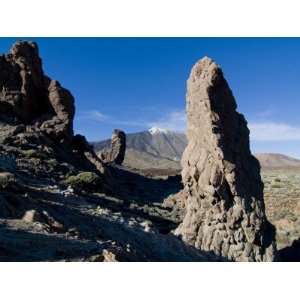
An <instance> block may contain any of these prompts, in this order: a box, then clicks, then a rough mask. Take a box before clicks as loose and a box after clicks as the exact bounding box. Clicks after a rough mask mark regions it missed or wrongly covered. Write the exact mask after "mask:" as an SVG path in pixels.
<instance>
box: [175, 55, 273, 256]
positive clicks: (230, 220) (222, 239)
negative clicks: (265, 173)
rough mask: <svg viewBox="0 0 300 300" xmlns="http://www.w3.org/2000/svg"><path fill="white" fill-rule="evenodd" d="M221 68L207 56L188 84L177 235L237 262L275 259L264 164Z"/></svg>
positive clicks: (195, 66)
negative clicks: (252, 149)
mask: <svg viewBox="0 0 300 300" xmlns="http://www.w3.org/2000/svg"><path fill="white" fill-rule="evenodd" d="M236 108H237V105H236V102H235V99H234V96H233V94H232V92H231V90H230V88H229V86H228V83H227V82H226V80H225V78H224V76H223V72H222V70H221V68H220V67H219V66H218V65H217V64H216V63H215V62H214V61H213V60H211V59H210V58H208V57H204V58H203V59H201V60H200V61H198V62H197V63H196V64H195V65H194V67H193V68H192V71H191V74H190V77H189V79H188V81H187V96H186V111H187V138H188V146H187V147H186V149H185V151H184V154H183V157H182V161H181V164H182V180H183V184H184V191H185V193H182V195H186V196H185V198H184V199H182V201H184V202H185V204H184V206H185V211H186V212H185V216H184V219H183V221H182V223H181V224H180V225H179V227H178V228H177V229H176V231H175V234H176V235H179V236H181V237H182V239H183V240H184V241H185V242H186V243H188V244H190V245H193V246H195V247H196V248H198V249H201V250H204V251H212V252H214V253H215V254H217V255H220V256H223V257H225V258H228V259H230V260H234V261H272V260H274V256H275V251H276V245H275V229H274V227H273V225H271V224H270V223H269V222H268V220H267V218H266V214H265V205H264V199H263V183H262V180H261V177H260V165H259V163H258V161H257V159H256V158H255V157H254V156H252V154H251V152H250V147H249V130H248V127H247V122H246V120H245V118H244V116H243V115H241V114H240V113H238V112H237V111H236Z"/></svg>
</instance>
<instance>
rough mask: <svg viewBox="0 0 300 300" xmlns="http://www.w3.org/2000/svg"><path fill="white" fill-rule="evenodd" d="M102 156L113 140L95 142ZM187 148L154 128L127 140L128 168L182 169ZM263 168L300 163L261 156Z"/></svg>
mask: <svg viewBox="0 0 300 300" xmlns="http://www.w3.org/2000/svg"><path fill="white" fill-rule="evenodd" d="M92 144H93V145H94V149H95V151H96V152H99V151H101V150H103V149H108V148H109V147H110V139H107V140H104V141H100V142H94V143H92ZM186 145H187V139H186V136H185V134H184V133H180V132H174V131H171V130H166V129H162V128H157V127H152V128H150V129H149V130H148V131H142V132H137V133H130V134H127V136H126V147H127V148H126V155H125V161H124V165H126V166H129V167H132V168H136V169H180V168H181V166H180V159H181V155H182V153H183V151H184V149H185V147H186ZM255 156H256V158H257V159H258V160H259V162H260V164H261V166H262V168H294V167H300V160H298V159H295V158H292V157H289V156H287V155H283V154H277V153H257V154H255Z"/></svg>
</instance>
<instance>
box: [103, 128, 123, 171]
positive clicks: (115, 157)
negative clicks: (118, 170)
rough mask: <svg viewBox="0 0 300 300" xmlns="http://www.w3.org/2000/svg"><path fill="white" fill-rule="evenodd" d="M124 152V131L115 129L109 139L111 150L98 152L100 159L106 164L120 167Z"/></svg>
mask: <svg viewBox="0 0 300 300" xmlns="http://www.w3.org/2000/svg"><path fill="white" fill-rule="evenodd" d="M125 152H126V134H125V132H124V131H122V130H119V129H115V130H114V131H113V134H112V137H111V148H110V149H109V150H108V151H107V150H104V151H102V152H100V158H101V159H102V160H103V161H104V162H106V163H115V164H117V165H121V164H122V163H123V161H124V158H125Z"/></svg>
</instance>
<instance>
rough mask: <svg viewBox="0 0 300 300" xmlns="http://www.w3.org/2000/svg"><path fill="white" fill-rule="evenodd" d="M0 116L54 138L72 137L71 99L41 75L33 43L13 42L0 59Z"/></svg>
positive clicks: (37, 52) (61, 88)
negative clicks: (29, 126)
mask: <svg viewBox="0 0 300 300" xmlns="http://www.w3.org/2000/svg"><path fill="white" fill-rule="evenodd" d="M0 70H1V72H0V117H1V119H5V120H6V121H9V122H10V123H22V124H26V125H31V126H33V127H35V130H36V129H39V130H41V131H44V132H46V133H47V134H48V135H51V136H53V137H56V138H58V139H62V140H65V139H71V138H72V136H73V118H74V113H75V107H74V98H73V96H72V95H71V93H70V92H69V91H68V90H66V89H64V88H63V87H61V85H60V84H59V83H58V82H57V81H56V80H51V79H50V78H48V77H47V76H45V75H44V72H43V69H42V61H41V59H40V57H39V50H38V46H37V44H36V43H33V42H17V43H15V44H14V45H13V46H12V48H11V50H10V53H9V54H8V55H2V56H0Z"/></svg>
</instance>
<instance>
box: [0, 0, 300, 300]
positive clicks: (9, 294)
mask: <svg viewBox="0 0 300 300" xmlns="http://www.w3.org/2000/svg"><path fill="white" fill-rule="evenodd" d="M0 9H1V17H0V28H1V31H0V35H1V36H19V37H21V36H22V37H37V36H60V37H64V36H203V37H205V36H300V26H299V11H300V10H299V1H296V0H294V1H293V0H285V1H278V0H272V1H270V0H252V1H243V0H218V1H217V0H206V1H200V0H184V1H178V0H151V1H150V0H148V1H145V0H118V1H117V0H107V1H101V0H97V1H92V0H85V1H77V0H72V1H71V0H68V1H66V0H64V1H63V0H51V1H38V0H19V1H16V0H14V1H13V0H10V1H5V2H1V6H0ZM0 43H1V39H0ZM66 55H67V54H66ZM83 55H85V54H83ZM0 270H1V272H0V285H1V298H2V299H5V300H6V299H31V300H34V299H44V300H47V299H51V300H60V299H72V300H73V299H101V298H104V299H143V300H144V299H151V300H154V299H155V300H156V299H187V300H190V299H191V300H192V299H222V300H226V299H230V300H233V299H239V300H240V299H243V300H244V299H245V300H247V299H253V298H255V299H294V297H293V296H296V295H297V296H298V297H299V289H298V284H299V283H298V282H299V263H297V264H296V263H294V264H283V263H270V264H258V263H256V264H250V263H248V264H242V263H236V264H233V263H193V264H192V263H164V264H157V263H122V264H98V263H93V264H90V263H85V264H79V263H68V264H64V263H46V264H45V263H23V264H18V263H9V264H7V263H1V264H0Z"/></svg>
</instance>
